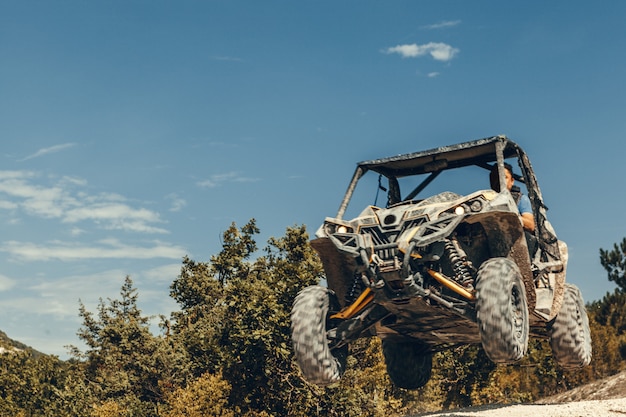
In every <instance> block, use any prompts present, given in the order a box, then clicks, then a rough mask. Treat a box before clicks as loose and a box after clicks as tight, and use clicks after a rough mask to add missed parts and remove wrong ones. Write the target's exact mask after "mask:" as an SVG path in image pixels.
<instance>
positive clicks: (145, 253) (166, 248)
mask: <svg viewBox="0 0 626 417" xmlns="http://www.w3.org/2000/svg"><path fill="white" fill-rule="evenodd" d="M0 251H2V252H6V253H8V254H9V255H10V256H11V258H12V259H14V260H18V261H29V262H32V261H50V260H59V261H77V260H82V259H153V258H166V259H182V257H183V256H185V254H186V251H185V249H183V248H182V247H180V246H176V245H169V244H166V243H163V242H159V241H155V242H152V245H151V246H135V245H128V244H125V243H122V242H120V241H119V240H117V239H104V240H101V241H99V242H97V243H96V244H94V245H91V246H89V245H85V244H83V243H78V242H62V241H53V242H48V243H46V244H37V243H32V242H19V241H15V240H11V241H7V242H4V243H3V244H2V245H0Z"/></svg>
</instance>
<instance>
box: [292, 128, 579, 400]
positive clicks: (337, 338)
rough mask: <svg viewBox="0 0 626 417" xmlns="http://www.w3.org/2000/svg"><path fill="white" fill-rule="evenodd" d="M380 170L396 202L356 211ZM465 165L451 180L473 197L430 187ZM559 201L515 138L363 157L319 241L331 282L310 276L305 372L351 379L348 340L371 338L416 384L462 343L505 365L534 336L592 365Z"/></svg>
mask: <svg viewBox="0 0 626 417" xmlns="http://www.w3.org/2000/svg"><path fill="white" fill-rule="evenodd" d="M509 161H516V162H517V164H511V165H512V166H515V165H517V166H518V167H519V169H520V170H521V175H518V174H513V176H514V178H515V180H516V181H517V182H518V183H519V184H521V185H523V186H524V188H526V191H527V195H528V198H529V199H530V202H531V205H532V211H533V216H534V220H535V228H534V231H533V232H532V233H531V232H525V230H524V229H523V227H522V223H521V221H520V215H519V211H518V208H517V207H518V206H517V203H516V192H517V191H520V187H519V186H517V185H516V186H514V187H513V188H512V189H511V190H509V189H508V188H507V187H506V176H505V168H504V167H505V163H508V162H509ZM371 172H373V173H374V174H377V175H374V180H373V181H369V184H370V185H371V186H373V188H374V190H373V191H374V193H375V194H376V196H378V193H379V192H380V191H383V192H386V193H387V201H386V203H385V204H384V207H379V206H377V204H376V203H374V205H369V206H367V207H366V208H365V210H363V211H362V212H360V213H358V214H356V217H354V218H352V219H351V220H346V219H344V216H345V215H346V213H347V209H348V206H349V203H350V202H351V200H352V202H354V198H353V194H355V190H356V189H357V183H358V184H359V188H360V187H361V184H363V183H364V182H365V183H366V185H367V181H365V177H366V175H365V174H367V173H371ZM453 172H456V173H457V176H456V177H454V176H452V177H451V178H449V179H448V180H447V182H445V181H444V184H445V185H446V186H450V184H452V185H453V186H454V188H455V191H457V192H459V191H460V189H463V191H462V192H461V193H460V194H458V193H456V192H450V191H441V192H437V193H435V194H429V195H430V197H428V198H422V197H421V196H422V195H423V194H424V190H426V189H427V187H428V189H431V188H433V187H434V184H435V183H436V182H435V181H434V180H435V179H438V177H439V176H440V175H441V177H444V176H445V175H442V174H449V173H453ZM490 172H493V173H494V174H492V179H493V178H495V184H494V185H495V186H493V185H492V186H491V187H489V186H488V184H489V176H490V175H489V173H490ZM459 173H460V174H459ZM438 181H439V179H438ZM431 183H432V184H431ZM468 187H469V188H468ZM451 188H452V187H451ZM434 189H435V190H436V187H434ZM457 189H459V190H457ZM466 189H467V190H466ZM477 189H478V190H479V191H476V190H477ZM495 190H502V191H499V192H498V191H495ZM403 193H405V194H403ZM361 207H363V206H362V205H361ZM546 210H547V207H546V206H545V205H544V202H543V198H542V195H541V192H540V190H539V186H538V184H537V181H536V178H535V175H534V173H533V170H532V167H531V164H530V161H529V159H528V157H527V155H526V153H525V152H524V151H523V150H522V149H521V148H520V147H519V146H518V145H517V144H516V143H514V142H513V141H511V140H509V139H508V138H506V137H505V136H495V137H490V138H486V139H480V140H476V141H471V142H466V143H461V144H458V145H453V146H446V147H441V148H437V149H432V150H428V151H424V152H417V153H412V154H407V155H399V156H394V157H390V158H383V159H377V160H372V161H366V162H361V163H358V164H357V168H356V172H355V173H354V176H353V178H352V181H351V182H350V184H349V186H348V189H347V192H346V194H345V196H344V198H343V201H342V202H341V205H340V207H339V211H338V213H337V214H336V215H335V217H329V218H326V219H325V221H324V223H323V225H322V226H321V227H320V228H319V229H318V230H317V232H316V238H315V239H314V240H312V241H311V245H312V246H313V248H314V249H315V250H316V251H317V252H318V253H319V255H320V257H321V260H322V263H323V266H324V271H325V274H326V280H327V286H321V285H320V286H311V287H307V288H305V289H303V290H302V291H301V292H300V293H299V294H298V296H297V297H296V299H295V301H294V305H293V309H292V313H291V320H292V324H291V328H292V341H293V346H294V350H295V354H296V359H297V362H298V364H299V366H300V369H301V370H302V373H303V374H304V377H305V378H306V379H307V380H308V381H309V382H311V383H314V384H318V385H328V384H331V383H333V382H336V381H338V380H339V379H340V377H341V375H342V374H343V372H344V369H345V366H346V357H347V348H348V344H349V343H350V342H351V341H354V340H356V339H358V338H362V337H370V336H377V337H380V338H381V339H382V349H383V354H384V357H385V362H386V366H387V372H388V374H389V376H390V378H391V380H392V381H393V382H394V383H395V384H396V385H397V386H399V387H402V388H408V389H415V388H418V387H420V386H422V385H424V384H425V383H426V382H427V381H428V380H429V378H430V375H431V369H432V358H433V353H435V352H437V351H441V350H444V349H449V348H452V347H455V346H459V345H467V344H482V347H483V349H484V350H485V352H486V354H487V355H488V357H489V358H490V359H491V360H492V361H493V362H496V363H505V364H506V363H513V362H515V361H518V360H519V359H521V358H522V357H523V356H524V355H525V353H526V350H527V346H528V340H529V337H539V338H549V339H550V344H551V346H552V350H553V355H554V357H555V359H556V361H557V362H558V363H559V364H560V365H561V366H563V367H565V368H576V367H582V366H585V365H588V364H589V362H590V361H591V337H590V332H589V322H588V318H587V315H586V311H585V306H584V303H583V299H582V296H581V293H580V291H579V290H578V288H576V287H575V286H574V285H571V284H566V283H565V272H566V266H567V246H566V245H565V243H564V242H561V241H559V240H558V239H557V236H556V234H555V232H554V230H553V228H552V226H551V225H550V223H549V222H548V220H547V218H546ZM529 248H530V249H529Z"/></svg>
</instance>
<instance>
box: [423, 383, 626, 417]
mask: <svg viewBox="0 0 626 417" xmlns="http://www.w3.org/2000/svg"><path fill="white" fill-rule="evenodd" d="M419 416H421V417H426V416H437V417H499V416H506V417H529V416H532V417H613V416H620V417H624V416H626V372H622V373H620V374H617V375H614V376H612V377H609V378H606V379H603V380H600V381H595V382H592V383H590V384H587V385H583V386H581V387H578V388H575V389H573V390H571V391H568V392H564V393H562V394H559V395H555V396H552V397H549V398H544V399H542V400H540V401H537V402H536V403H532V404H515V405H491V406H485V407H472V408H466V409H459V410H449V411H440V412H437V413H426V414H419ZM415 417H417V416H415Z"/></svg>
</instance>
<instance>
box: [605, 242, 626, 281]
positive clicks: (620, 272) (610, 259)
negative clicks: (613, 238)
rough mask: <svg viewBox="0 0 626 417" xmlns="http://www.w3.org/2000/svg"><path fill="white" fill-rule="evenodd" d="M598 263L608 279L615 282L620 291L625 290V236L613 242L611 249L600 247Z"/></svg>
mask: <svg viewBox="0 0 626 417" xmlns="http://www.w3.org/2000/svg"><path fill="white" fill-rule="evenodd" d="M600 263H601V264H602V266H603V267H604V269H606V271H607V273H608V275H609V281H612V282H614V283H616V284H617V286H618V287H619V288H620V290H621V291H626V237H625V238H624V239H623V240H622V241H621V243H620V244H619V246H618V244H617V243H614V244H613V249H612V250H604V249H602V248H600Z"/></svg>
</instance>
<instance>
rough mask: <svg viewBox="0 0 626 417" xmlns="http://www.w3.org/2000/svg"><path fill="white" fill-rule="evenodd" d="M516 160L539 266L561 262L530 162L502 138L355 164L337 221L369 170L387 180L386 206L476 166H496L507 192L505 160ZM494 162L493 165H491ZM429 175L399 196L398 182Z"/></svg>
mask: <svg viewBox="0 0 626 417" xmlns="http://www.w3.org/2000/svg"><path fill="white" fill-rule="evenodd" d="M510 158H516V160H517V164H518V166H519V168H520V170H521V172H522V175H521V176H519V175H515V174H514V178H515V179H516V180H517V181H520V182H522V183H524V184H525V185H526V188H527V191H528V198H529V199H530V202H531V206H532V210H533V215H534V217H535V226H536V227H535V231H534V232H533V235H534V237H535V238H536V239H537V241H538V243H539V248H540V249H541V251H540V253H541V254H542V256H541V257H542V258H544V259H541V260H539V259H538V260H537V261H539V263H541V264H543V265H544V266H547V264H546V262H547V263H548V264H549V263H551V262H550V261H552V260H556V261H558V260H559V259H560V252H559V249H558V244H557V237H556V235H555V233H554V231H553V229H552V227H551V225H550V223H549V222H548V221H547V217H546V211H547V210H548V207H547V206H546V205H545V204H544V202H543V198H542V196H541V190H540V189H539V184H538V183H537V180H536V177H535V174H534V172H533V169H532V166H531V164H530V160H529V158H528V156H527V155H526V153H525V152H524V150H523V149H522V148H520V147H519V146H518V145H517V144H516V143H515V142H513V141H512V140H510V139H509V138H507V137H506V136H504V135H498V136H492V137H488V138H484V139H478V140H474V141H469V142H464V143H460V144H457V145H452V146H443V147H439V148H434V149H430V150H427V151H422V152H414V153H409V154H403V155H397V156H392V157H388V158H382V159H374V160H371V161H363V162H359V163H357V167H356V170H355V172H354V175H353V176H352V180H351V181H350V184H349V185H348V189H347V191H346V193H345V195H344V198H343V200H342V202H341V205H340V206H339V210H338V212H337V216H336V218H337V219H342V218H343V216H344V214H345V212H346V209H347V207H348V204H349V203H350V200H351V198H352V195H353V193H354V190H355V188H356V186H357V183H358V182H359V180H360V179H361V178H362V177H363V175H365V173H367V172H368V171H373V172H376V173H378V174H380V175H381V176H383V177H386V178H387V180H388V181H389V194H388V205H393V204H397V203H400V202H405V201H410V200H413V199H415V197H417V196H418V195H419V194H420V193H421V192H422V191H423V190H424V189H425V188H426V187H427V186H428V185H429V184H430V183H431V182H432V181H433V180H434V179H435V178H437V176H438V175H439V174H441V173H442V172H443V171H446V170H450V169H456V168H462V167H466V166H471V165H475V166H478V167H481V168H484V169H486V170H491V169H492V168H493V167H494V165H497V167H498V177H499V181H500V190H503V191H501V192H508V190H507V188H506V183H505V176H504V161H505V160H506V159H510ZM494 163H495V164H494ZM423 174H429V175H428V176H427V177H426V178H425V179H424V180H423V181H422V182H421V183H420V184H419V185H418V186H417V187H415V188H414V189H413V190H412V191H411V192H409V193H408V194H407V195H406V196H404V197H402V196H401V194H400V192H401V190H400V188H399V185H398V179H399V178H403V177H409V176H416V175H423Z"/></svg>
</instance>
